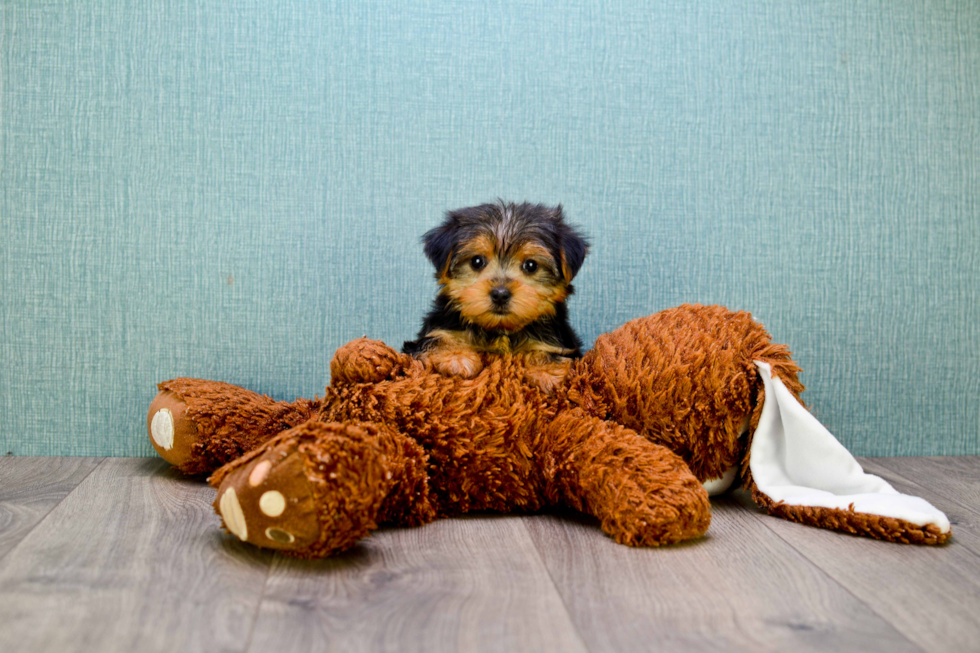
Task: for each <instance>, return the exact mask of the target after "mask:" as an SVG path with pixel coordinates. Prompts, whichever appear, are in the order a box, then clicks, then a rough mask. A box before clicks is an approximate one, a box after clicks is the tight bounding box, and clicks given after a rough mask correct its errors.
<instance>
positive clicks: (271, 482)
mask: <svg viewBox="0 0 980 653" xmlns="http://www.w3.org/2000/svg"><path fill="white" fill-rule="evenodd" d="M425 465H426V456H425V453H424V451H423V450H422V448H421V447H420V446H419V445H418V444H417V443H415V442H414V441H413V440H410V439H409V438H406V437H404V436H402V435H401V434H399V433H396V432H394V431H393V430H391V429H389V428H387V427H385V426H384V425H379V424H372V423H367V422H359V423H338V422H318V421H309V422H306V423H304V424H302V425H300V426H298V427H296V428H294V429H290V430H289V431H286V432H284V433H282V434H280V435H278V436H277V437H275V438H273V439H272V440H270V441H268V442H267V443H266V444H265V445H263V446H260V447H258V448H257V449H255V450H253V451H251V452H249V453H247V454H246V455H244V456H242V457H241V458H239V459H238V460H235V461H233V462H232V463H230V464H228V465H225V466H224V467H222V468H221V469H219V470H218V471H217V472H215V474H214V476H212V477H211V479H210V483H211V484H212V485H213V486H215V487H217V488H218V496H217V499H216V500H215V502H214V506H215V509H216V510H217V512H218V514H219V515H221V517H222V519H223V521H224V524H225V527H226V528H227V529H228V530H229V531H230V532H231V533H233V534H234V535H236V536H238V537H239V538H240V539H242V540H244V541H246V542H250V543H252V544H255V545H257V546H261V547H266V548H272V549H280V550H283V551H285V552H287V553H290V554H291V555H295V556H299V557H306V558H317V557H323V556H326V555H329V554H331V553H334V552H337V551H342V550H344V549H347V548H349V547H351V546H353V545H354V544H355V543H356V542H357V541H358V540H360V539H361V538H363V537H365V536H366V535H368V533H369V532H370V531H371V530H374V529H375V528H377V527H378V525H379V524H382V523H395V524H400V525H417V524H421V523H425V522H427V521H431V520H432V519H433V518H434V517H435V511H434V510H433V508H432V506H431V504H430V503H429V492H428V476H427V474H426V470H425Z"/></svg>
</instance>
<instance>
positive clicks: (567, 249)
mask: <svg viewBox="0 0 980 653" xmlns="http://www.w3.org/2000/svg"><path fill="white" fill-rule="evenodd" d="M555 217H556V218H557V220H556V221H557V223H558V249H559V251H560V252H561V273H562V276H563V277H565V282H566V283H570V282H571V280H572V279H574V278H575V275H576V274H578V271H579V268H581V267H582V263H583V261H585V255H586V254H588V253H589V241H587V240H586V239H585V237H584V236H582V234H580V233H579V232H578V231H576V230H575V229H574V228H573V227H571V226H569V225H568V224H566V223H565V218H564V216H563V215H562V208H561V204H559V205H558V207H557V208H556V209H555Z"/></svg>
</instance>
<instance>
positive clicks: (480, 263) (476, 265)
mask: <svg viewBox="0 0 980 653" xmlns="http://www.w3.org/2000/svg"><path fill="white" fill-rule="evenodd" d="M486 265H487V259H485V258H483V257H482V256H474V257H473V258H471V259H470V267H471V268H473V269H474V270H482V269H483V268H485V267H486Z"/></svg>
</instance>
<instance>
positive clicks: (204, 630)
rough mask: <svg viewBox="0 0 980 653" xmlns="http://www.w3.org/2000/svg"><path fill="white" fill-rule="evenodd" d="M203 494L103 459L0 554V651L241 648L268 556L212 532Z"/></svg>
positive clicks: (140, 467) (132, 462)
mask: <svg viewBox="0 0 980 653" xmlns="http://www.w3.org/2000/svg"><path fill="white" fill-rule="evenodd" d="M213 498H214V490H212V489H211V488H209V487H207V486H206V485H204V484H202V483H201V482H200V481H191V480H187V479H185V478H183V477H181V476H180V475H179V474H176V473H175V472H172V471H171V470H170V469H169V467H168V465H167V464H166V463H164V462H163V461H161V460H158V459H124V458H110V459H106V460H104V461H103V462H102V463H101V464H100V465H99V467H98V468H97V469H96V470H95V471H93V472H92V473H91V474H90V475H89V476H88V477H87V478H86V479H85V480H84V481H83V482H82V483H81V484H79V485H78V487H77V488H76V489H75V491H74V492H72V493H71V494H69V495H68V496H67V497H66V498H65V499H64V500H63V501H62V502H61V503H60V504H59V505H58V506H57V507H56V508H54V510H52V511H51V512H50V513H49V514H48V515H47V517H46V518H45V519H44V520H43V521H42V522H41V523H40V524H39V525H38V526H37V527H36V528H34V530H33V531H31V533H30V534H29V535H28V536H27V537H26V538H25V539H24V540H23V541H22V542H21V543H20V545H18V546H17V547H16V548H14V549H13V550H12V551H11V552H10V553H9V554H8V555H7V556H6V557H4V558H3V559H2V560H0V621H2V623H3V628H0V650H3V651H125V652H127V653H130V652H132V651H140V652H143V651H166V652H167V653H172V652H173V651H208V653H212V652H214V651H219V650H225V651H236V650H239V651H240V650H243V649H244V648H245V646H246V644H247V638H248V633H249V631H250V628H251V624H252V623H253V620H254V616H255V612H256V609H257V607H258V602H259V599H260V596H261V590H262V587H263V584H264V582H265V579H266V577H267V574H268V568H269V565H270V563H271V560H272V556H271V555H270V554H268V553H263V552H260V551H258V550H257V549H254V548H252V547H248V546H245V545H242V544H240V543H239V544H236V543H235V542H234V541H231V540H229V539H227V538H226V537H224V536H223V535H221V534H220V532H219V531H218V529H217V523H218V519H217V517H216V516H215V514H214V512H213V511H212V509H211V506H210V503H211V501H212V500H213Z"/></svg>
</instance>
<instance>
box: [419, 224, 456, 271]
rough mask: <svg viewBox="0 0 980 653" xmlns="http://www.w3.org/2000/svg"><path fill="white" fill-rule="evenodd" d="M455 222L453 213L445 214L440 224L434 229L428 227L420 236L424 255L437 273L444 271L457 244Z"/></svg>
mask: <svg viewBox="0 0 980 653" xmlns="http://www.w3.org/2000/svg"><path fill="white" fill-rule="evenodd" d="M456 223H457V220H456V219H455V218H454V217H453V215H452V214H451V213H450V214H447V215H446V219H445V221H444V222H443V223H442V224H441V225H439V226H438V227H436V228H435V229H430V230H429V231H427V232H425V235H424V236H422V243H423V251H424V252H425V256H426V257H427V258H428V259H429V261H431V262H432V265H434V266H435V268H436V272H437V273H439V274H443V273H445V272H446V268H448V266H449V258H450V257H451V256H452V254H453V250H454V249H455V248H456V245H458V244H459V242H458V241H459V228H458V225H457V224H456Z"/></svg>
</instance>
